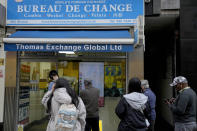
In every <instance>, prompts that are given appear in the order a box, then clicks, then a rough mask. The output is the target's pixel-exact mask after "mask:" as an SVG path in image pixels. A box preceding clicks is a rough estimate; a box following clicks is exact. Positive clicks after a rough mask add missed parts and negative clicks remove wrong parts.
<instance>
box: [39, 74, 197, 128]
mask: <svg viewBox="0 0 197 131" xmlns="http://www.w3.org/2000/svg"><path fill="white" fill-rule="evenodd" d="M49 75H50V76H51V77H50V78H51V79H52V80H53V84H52V87H51V89H50V88H49V90H48V92H47V93H46V94H45V95H44V97H43V99H42V104H43V105H44V106H45V108H46V110H47V112H48V113H50V120H49V123H48V126H47V131H99V105H98V100H99V89H97V88H94V87H93V85H92V81H91V80H89V79H85V80H84V85H85V89H84V90H82V91H81V92H80V93H79V96H77V94H76V92H75V91H74V90H73V89H72V88H71V86H70V84H69V82H68V81H67V80H66V79H64V78H59V76H58V74H57V72H54V71H52V72H51V73H50V74H49ZM56 78H57V79H56ZM54 79H55V80H54ZM170 86H173V87H175V89H176V90H177V91H178V92H179V95H178V96H177V97H176V98H171V99H168V100H166V101H165V103H166V104H167V105H168V107H169V109H170V110H171V111H172V114H173V118H174V122H175V131H197V125H196V120H197V114H196V113H197V98H196V93H195V92H194V91H193V90H192V88H190V87H189V86H188V81H187V79H186V78H185V77H183V76H179V77H176V78H174V81H173V82H172V83H171V84H170ZM63 104H66V105H69V104H72V105H74V106H75V107H76V111H75V110H74V109H72V106H70V108H71V109H69V108H68V107H66V106H65V107H62V105H63ZM155 105H156V96H155V94H154V93H153V91H152V90H151V88H149V83H148V80H140V79H139V78H137V77H136V78H132V79H130V80H129V83H128V94H125V95H124V96H123V97H122V98H121V100H120V101H119V103H118V105H117V106H116V108H115V113H116V115H117V116H118V117H119V119H120V123H119V126H118V129H117V130H118V131H154V130H155V129H154V126H155V121H156V111H155ZM60 108H61V109H64V110H61V111H60ZM62 112H63V113H62ZM65 112H66V113H67V114H66V113H65ZM74 112H77V113H76V114H77V115H75V116H72V115H73V114H74ZM68 114H69V115H68ZM64 115H65V116H64ZM75 117H76V118H75ZM57 123H60V124H59V125H60V126H57ZM62 123H63V124H62ZM64 124H65V125H64ZM66 125H69V126H66ZM70 125H74V126H70ZM57 127H58V128H62V129H58V128H57Z"/></svg>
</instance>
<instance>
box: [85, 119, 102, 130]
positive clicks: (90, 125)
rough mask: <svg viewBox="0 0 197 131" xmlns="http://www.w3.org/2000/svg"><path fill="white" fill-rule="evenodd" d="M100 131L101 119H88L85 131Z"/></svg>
mask: <svg viewBox="0 0 197 131" xmlns="http://www.w3.org/2000/svg"><path fill="white" fill-rule="evenodd" d="M91 129H92V131H99V117H95V118H86V126H85V131H91Z"/></svg>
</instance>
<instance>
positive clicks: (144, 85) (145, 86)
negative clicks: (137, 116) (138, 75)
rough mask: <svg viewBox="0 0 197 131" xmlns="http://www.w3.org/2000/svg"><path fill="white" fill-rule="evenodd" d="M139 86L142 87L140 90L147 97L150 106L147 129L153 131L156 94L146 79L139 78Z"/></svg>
mask: <svg viewBox="0 0 197 131" xmlns="http://www.w3.org/2000/svg"><path fill="white" fill-rule="evenodd" d="M141 87H142V92H143V93H144V95H146V96H147V97H148V104H149V108H150V113H148V114H150V116H149V119H150V126H149V127H148V130H149V131H154V126H155V119H156V112H155V104H156V96H155V94H154V93H153V91H152V90H151V88H149V83H148V80H141Z"/></svg>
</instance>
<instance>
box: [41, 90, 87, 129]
mask: <svg viewBox="0 0 197 131" xmlns="http://www.w3.org/2000/svg"><path fill="white" fill-rule="evenodd" d="M51 94H52V91H48V92H46V94H45V95H44V97H43V98H42V104H43V105H44V106H45V108H46V109H47V101H48V99H49V97H50V95H51ZM69 103H71V97H70V95H69V94H68V93H67V91H66V88H58V89H56V90H55V91H54V92H53V98H52V100H51V118H50V121H49V123H48V126H47V130H46V131H55V116H56V115H57V114H58V109H59V107H60V105H61V104H69ZM77 109H78V120H77V123H76V126H75V128H74V130H73V131H84V129H85V124H86V122H85V118H86V109H85V105H84V103H83V101H82V100H81V98H80V97H79V105H78V107H77Z"/></svg>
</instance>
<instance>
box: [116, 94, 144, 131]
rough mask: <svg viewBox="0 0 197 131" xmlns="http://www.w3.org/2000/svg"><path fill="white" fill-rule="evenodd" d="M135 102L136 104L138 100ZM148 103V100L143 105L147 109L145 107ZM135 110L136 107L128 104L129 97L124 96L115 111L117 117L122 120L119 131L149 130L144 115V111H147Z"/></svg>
mask: <svg viewBox="0 0 197 131" xmlns="http://www.w3.org/2000/svg"><path fill="white" fill-rule="evenodd" d="M134 101H135V102H136V99H134ZM146 103H147V100H146V101H145V103H144V105H143V106H144V107H146V106H145V104H146ZM140 104H141V103H140ZM140 104H139V105H140ZM139 105H137V106H139ZM141 105H142V104H141ZM134 108H136V107H132V106H131V104H130V103H128V98H127V97H125V96H124V97H123V98H122V99H121V100H120V102H119V104H118V105H117V107H116V110H115V112H116V115H117V116H118V117H119V118H120V120H121V121H120V124H119V126H118V131H146V130H147V126H146V123H145V115H144V113H143V111H144V112H145V111H146V109H144V110H141V111H140V109H134Z"/></svg>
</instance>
